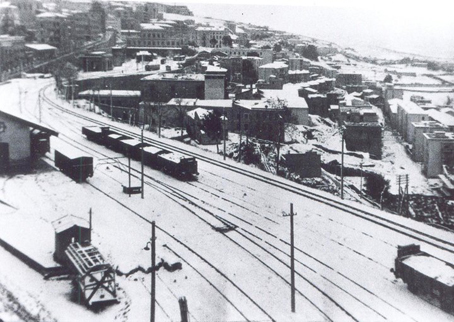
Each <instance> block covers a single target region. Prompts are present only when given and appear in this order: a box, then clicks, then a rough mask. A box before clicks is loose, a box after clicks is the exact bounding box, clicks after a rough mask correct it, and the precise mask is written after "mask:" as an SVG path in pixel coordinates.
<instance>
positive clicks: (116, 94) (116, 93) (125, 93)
mask: <svg viewBox="0 0 454 322" xmlns="http://www.w3.org/2000/svg"><path fill="white" fill-rule="evenodd" d="M93 95H96V96H98V95H99V96H102V97H106V96H109V97H110V95H112V97H140V91H130V90H120V89H113V90H112V91H111V90H109V89H101V90H98V91H96V90H92V89H89V90H86V91H83V92H80V93H79V96H80V97H83V96H93Z"/></svg>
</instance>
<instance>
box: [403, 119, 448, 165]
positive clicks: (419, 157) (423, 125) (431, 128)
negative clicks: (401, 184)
mask: <svg viewBox="0 0 454 322" xmlns="http://www.w3.org/2000/svg"><path fill="white" fill-rule="evenodd" d="M447 130H448V129H447V128H446V127H444V126H443V125H441V124H440V123H438V122H434V121H422V122H412V123H411V130H410V135H409V138H408V139H409V142H410V143H411V144H412V150H411V156H412V159H413V161H416V162H422V161H423V159H424V136H423V134H424V133H434V132H436V131H447Z"/></svg>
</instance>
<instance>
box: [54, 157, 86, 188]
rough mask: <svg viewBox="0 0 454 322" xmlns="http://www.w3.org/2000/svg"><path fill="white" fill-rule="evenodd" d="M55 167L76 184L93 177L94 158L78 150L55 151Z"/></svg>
mask: <svg viewBox="0 0 454 322" xmlns="http://www.w3.org/2000/svg"><path fill="white" fill-rule="evenodd" d="M55 166H56V167H57V168H59V169H60V171H61V172H63V173H64V174H66V175H67V176H68V177H70V178H71V179H73V180H74V181H76V182H83V181H85V180H87V178H88V177H92V176H93V158H92V157H90V156H87V155H84V154H82V153H81V152H79V151H76V150H65V151H64V152H63V151H61V152H60V151H58V150H55Z"/></svg>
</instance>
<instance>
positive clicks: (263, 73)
mask: <svg viewBox="0 0 454 322" xmlns="http://www.w3.org/2000/svg"><path fill="white" fill-rule="evenodd" d="M271 75H274V76H276V77H277V78H280V79H282V80H284V81H285V80H287V78H288V65H287V64H285V63H283V62H274V63H270V64H265V65H262V66H260V67H259V73H258V77H259V79H263V80H265V81H266V80H268V79H269V78H270V76H271Z"/></svg>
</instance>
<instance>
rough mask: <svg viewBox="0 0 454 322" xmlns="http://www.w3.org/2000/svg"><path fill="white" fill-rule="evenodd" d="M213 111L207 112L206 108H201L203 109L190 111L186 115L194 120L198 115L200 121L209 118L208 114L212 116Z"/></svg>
mask: <svg viewBox="0 0 454 322" xmlns="http://www.w3.org/2000/svg"><path fill="white" fill-rule="evenodd" d="M210 113H211V111H210V110H207V109H204V108H201V107H198V108H196V109H194V110H192V111H189V112H187V113H186V114H187V115H188V116H189V117H190V118H192V119H195V116H196V115H197V116H198V117H199V118H200V119H203V118H204V117H205V116H207V115H208V114H210Z"/></svg>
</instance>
